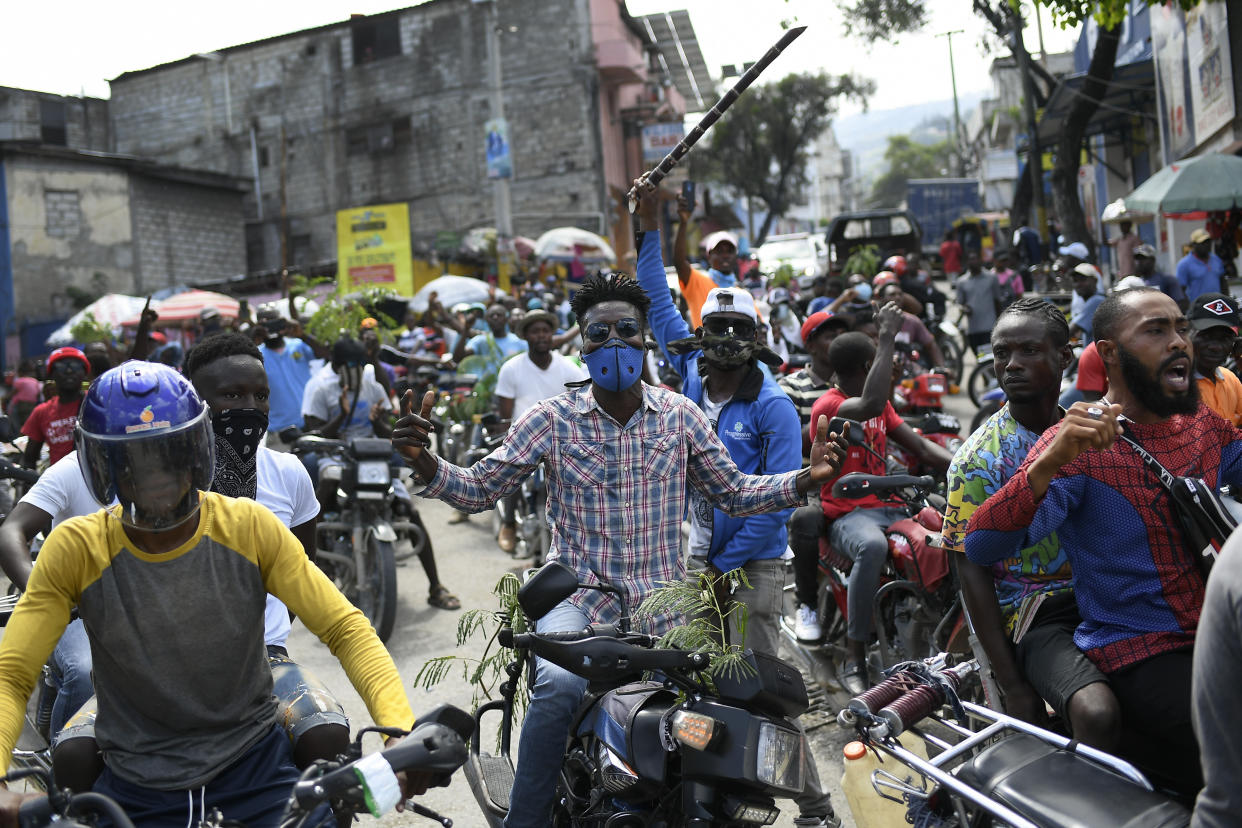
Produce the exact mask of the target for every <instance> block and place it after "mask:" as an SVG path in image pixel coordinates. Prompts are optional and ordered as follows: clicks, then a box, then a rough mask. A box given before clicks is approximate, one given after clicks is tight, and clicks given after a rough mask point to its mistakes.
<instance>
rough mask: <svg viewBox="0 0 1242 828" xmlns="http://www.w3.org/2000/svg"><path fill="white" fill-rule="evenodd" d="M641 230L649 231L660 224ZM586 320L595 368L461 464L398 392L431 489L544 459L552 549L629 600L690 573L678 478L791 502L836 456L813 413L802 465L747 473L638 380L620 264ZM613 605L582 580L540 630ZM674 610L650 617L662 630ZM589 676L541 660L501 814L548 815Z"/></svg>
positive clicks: (584, 301) (683, 483) (762, 500)
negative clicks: (445, 456)
mask: <svg viewBox="0 0 1242 828" xmlns="http://www.w3.org/2000/svg"><path fill="white" fill-rule="evenodd" d="M650 235H651V236H653V238H650V239H648V240H647V243H648V244H652V245H656V246H657V249H659V248H658V246H659V244H660V240H659V236H658V234H656V233H651V234H650ZM572 305H573V310H574V313H575V314H576V315H577V317H578V319H579V320H580V324H581V328H582V337H583V344H582V358H583V361H584V362H585V363H586V365H587V369H588V371H589V372H590V375H591V380H590V382H589V383H588V384H585V385H584V386H582V387H578V388H574V389H572V390H570V391H567V392H566V393H564V394H560V395H558V396H555V397H550V398H548V399H545V400H542V401H540V402H539V403H538V404H536V405H535V406H534V407H533V408H531V409H530V410H529V411H527V412H526V413H525V414H524V415H522V416H521V417H520V418H518V420H517V421H516V422H515V423H514V424H513V426H512V428H510V430H509V433H508V435H507V436H506V437H505V441H504V443H503V444H502V445H501V446H500V447H499V448H498V449H496V450H495V451H494V452H492V453H491V454H490V455H488V456H487V457H485V458H483V459H482V460H480V461H478V462H477V463H475V464H474V465H473V466H471V467H470V468H468V469H463V468H460V467H457V466H454V465H452V464H450V463H447V462H444V461H443V460H440V459H439V458H437V457H435V456H434V455H432V454H431V453H430V452H429V451H427V450H426V447H427V445H428V442H429V441H428V434H429V432H430V430H431V423H430V422H429V420H428V417H429V416H430V413H431V406H432V404H433V402H434V399H435V395H434V393H432V392H428V393H427V394H426V395H424V397H423V401H422V409H421V412H420V413H419V414H415V413H413V404H414V397H413V393H412V392H407V394H406V395H405V398H404V399H403V401H402V414H403V416H402V417H401V419H400V420H398V421H397V427H396V430H395V431H394V432H393V446H394V448H396V449H397V450H399V451H400V452H401V453H402V455H404V457H405V458H406V461H407V462H408V463H409V465H410V466H411V467H412V468H413V469H414V471H415V472H416V473H417V474H418V476H419V477H420V478H421V479H422V480H423V481H425V482H426V488H425V489H424V490H423V491H422V492H421V494H422V495H423V496H424V497H436V498H439V499H440V500H443V501H444V502H445V503H448V504H449V505H450V506H453V507H454V508H457V509H461V510H462V511H465V512H479V511H482V510H484V509H487V508H490V507H491V505H492V504H493V503H495V502H496V501H497V500H498V499H499V498H501V497H504V496H505V495H507V494H509V493H510V492H512V491H514V490H515V489H517V487H518V486H519V485H521V482H522V480H523V479H524V478H525V477H526V476H527V475H528V474H530V473H531V471H532V470H533V469H534V468H535V465H536V464H537V463H539V461H540V460H542V459H545V458H546V459H547V460H548V463H547V475H548V506H547V509H548V520H549V523H550V524H551V526H552V544H551V550H550V551H549V553H548V559H549V560H556V559H559V560H561V561H563V562H565V563H566V564H568V565H570V566H572V567H574V568H575V569H576V570H577V572H578V579H579V581H582V582H586V583H598V582H601V581H603V582H607V583H610V584H612V585H613V586H616V587H618V588H619V589H621V591H622V592H623V593H624V595H625V600H626V604H627V605H628V606H630V607H636V606H638V604H639V603H640V602H641V601H642V599H643V598H644V597H645V596H646V595H647V594H648V593H649V592H650V591H651V590H652V589H654V588H655V587H656V586H657V585H659V584H660V583H661V582H665V581H678V580H681V579H682V578H683V577H684V576H685V563H684V562H683V561H682V559H681V543H680V542H681V538H680V527H681V521H682V517H683V515H684V514H685V510H686V498H687V486H693V487H694V488H695V489H696V490H698V491H699V492H701V493H702V494H703V495H704V496H705V497H706V498H707V499H708V500H709V501H710V502H711V503H712V504H713V505H714V506H715V507H716V508H718V509H721V510H722V511H725V512H727V513H729V514H731V515H751V514H759V513H762V512H771V511H778V510H781V509H788V508H790V507H792V506H796V505H798V504H800V503H801V502H802V501H803V498H804V497H805V495H806V493H807V492H808V491H811V490H812V489H814V488H816V487H817V486H819V485H822V483H823V481H825V480H827V479H829V478H830V477H832V476H833V475H834V474H836V472H837V470H838V469H839V467H840V465H841V461H842V458H843V457H844V454H845V451H844V444H843V441H840V440H832V441H830V440H829V439H828V431H827V429H828V422H827V419H825V420H824V421H823V422H822V423H820V426H819V429H818V433H817V435H816V440H815V444H814V446H813V448H812V451H811V461H812V462H811V465H810V466H809V467H808V468H804V469H802V470H800V471H791V472H786V473H784V474H779V475H771V476H762V475H744V474H742V473H741V472H739V471H738V469H737V466H735V465H734V463H733V461H732V460H731V459H730V458H729V455H728V452H727V451H726V450H725V448H724V445H723V444H722V443H721V442H720V439H719V438H718V437H717V436H716V434H715V433H714V432H713V431H712V428H711V425H710V424H709V423H708V421H707V418H706V417H705V416H704V415H703V412H702V411H701V410H700V409H699V408H698V406H696V405H695V404H694V403H692V402H691V401H690V400H688V399H687V398H686V397H683V396H682V395H680V394H676V393H673V392H671V391H666V390H664V389H661V388H656V387H653V386H650V385H647V384H645V383H643V382H642V381H641V371H642V361H643V358H644V356H645V346H644V343H643V330H644V328H645V327H646V317H647V310H648V305H649V302H648V299H647V295H646V294H645V293H644V292H643V290H642V288H641V287H640V286H639V285H638V283H637V282H635V281H633V280H632V279H630V278H629V277H627V276H625V275H623V274H613V275H612V276H609V277H606V278H605V277H598V276H597V277H591V278H588V279H587V280H586V282H585V283H584V284H583V286H582V288H581V289H580V290H579V291H578V292H577V293H576V294H574V298H573V301H572ZM619 609H620V607H619V605H618V604H617V602H616V601H615V600H614V599H613V598H612V597H610V596H607V595H604V594H603V593H600V592H596V591H593V590H591V591H579V592H578V593H576V594H575V595H574V596H573V597H572V598H570V599H569V600H567V601H565V602H564V603H562V604H561V605H560V606H558V607H556V608H555V609H553V610H552V611H551V612H550V613H548V615H546V616H544V617H543V618H541V619H540V620H539V622H538V625H537V629H538V631H539V632H541V633H546V632H563V631H571V630H580V629H583V628H584V627H586V626H587V625H588V624H590V623H592V622H599V623H615V622H616V621H617V620H618V618H619ZM677 620H678V619H677V618H676V617H675V616H674V615H671V614H669V615H663V616H658V617H654V618H651V619H650V625H651V629H650V630H649V631H650V632H652V633H655V634H659V633H662V632H664V631H665V630H667V629H668V628H669V627H671V626H672V625H673V624H675V623H676V622H677ZM586 684H587V683H586V680H585V679H582V678H579V677H578V676H575V675H573V674H572V673H569V672H567V671H565V670H563V669H561V668H560V667H557V666H556V665H553V664H550V663H548V662H545V661H543V660H542V659H541V660H539V662H538V664H537V667H536V683H535V690H534V693H533V694H532V698H531V703H530V709H529V710H528V711H527V714H526V721H525V723H524V725H523V727H522V736H521V744H520V747H519V754H518V755H519V761H518V766H517V774H516V778H515V780H514V785H513V791H512V793H511V795H510V802H512V803H513V808H512V809H511V810H510V812H509V816H508V818H507V819H506V821H505V824H506V825H507V826H509V827H510V828H516V826H538V827H539V828H543V827H544V826H547V825H548V823H549V820H550V816H549V815H550V812H551V807H552V798H553V795H554V793H555V784H556V777H557V773H558V771H559V768H560V763H561V759H562V757H563V754H564V750H565V740H566V738H567V737H568V732H569V725H570V722H571V719H572V716H573V713H574V710H575V709H576V708H577V706H578V703H579V701H580V700H581V698H582V693H583V691H584V690H585V688H586Z"/></svg>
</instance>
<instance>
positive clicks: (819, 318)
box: [802, 311, 850, 345]
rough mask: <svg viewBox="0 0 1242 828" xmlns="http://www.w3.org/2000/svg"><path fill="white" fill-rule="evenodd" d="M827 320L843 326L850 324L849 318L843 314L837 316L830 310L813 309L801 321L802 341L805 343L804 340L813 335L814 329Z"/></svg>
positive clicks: (846, 326) (816, 329)
mask: <svg viewBox="0 0 1242 828" xmlns="http://www.w3.org/2000/svg"><path fill="white" fill-rule="evenodd" d="M829 322H832V323H833V324H834V325H840V326H841V327H843V328H848V327H849V326H850V323H849V320H848V319H846V318H845V317H844V316H837V315H836V314H834V313H833V312H832V311H815V313H813V314H811V315H810V316H808V317H807V318H806V321H805V322H803V323H802V343H803V344H804V345H805V344H806V341H807V340H808V339H810V338H811V337H812V336H814V335H815V332H816V331H818V330H819V329H820V328H822V327H823V326H824V325H826V324H828V323H829Z"/></svg>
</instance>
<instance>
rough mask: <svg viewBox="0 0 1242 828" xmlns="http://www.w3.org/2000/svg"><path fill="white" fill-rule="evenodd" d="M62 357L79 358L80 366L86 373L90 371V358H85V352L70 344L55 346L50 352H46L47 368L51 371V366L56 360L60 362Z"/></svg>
mask: <svg viewBox="0 0 1242 828" xmlns="http://www.w3.org/2000/svg"><path fill="white" fill-rule="evenodd" d="M62 359H80V360H81V361H82V367H83V368H85V369H86V373H88V374H89V373H90V372H91V363H90V360H88V359H87V358H86V354H84V353H82V352H81V351H79V350H78V349H77V348H74V347H72V346H66V347H64V348H57V349H56V350H55V351H52V353H50V354H48V357H47V370H49V371H51V370H52V366H53V365H55V364H56V363H57V362H60V361H61V360H62Z"/></svg>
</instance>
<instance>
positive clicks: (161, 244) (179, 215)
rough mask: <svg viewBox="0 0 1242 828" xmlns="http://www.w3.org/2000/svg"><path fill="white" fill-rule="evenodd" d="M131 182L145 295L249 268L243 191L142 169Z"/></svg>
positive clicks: (140, 289) (138, 275)
mask: <svg viewBox="0 0 1242 828" xmlns="http://www.w3.org/2000/svg"><path fill="white" fill-rule="evenodd" d="M130 187H131V189H130V199H131V205H132V207H131V210H132V215H133V220H134V246H135V279H134V283H135V288H136V292H137V293H138V294H139V295H143V294H148V293H151V292H152V291H155V290H159V289H160V288H162V287H168V286H170V285H175V284H193V283H195V282H199V281H208V280H213V279H219V278H222V277H226V276H237V275H240V274H243V273H245V272H246V232H245V224H244V222H243V221H242V204H241V201H242V194H241V193H238V192H232V191H229V190H213V189H207V188H205V187H196V186H193V185H190V184H181V183H177V182H172V181H165V180H162V179H159V178H151V177H147V176H143V175H138V174H134V175H133V176H131V179H130Z"/></svg>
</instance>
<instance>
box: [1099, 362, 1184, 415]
mask: <svg viewBox="0 0 1242 828" xmlns="http://www.w3.org/2000/svg"><path fill="white" fill-rule="evenodd" d="M1188 356H1189V355H1188V354H1186V353H1185V352H1182V353H1179V354H1174V355H1173V356H1171V357H1169V358H1168V359H1166V360H1165V361H1164V362H1162V363H1160V367H1159V368H1157V369H1156V370H1155V371H1154V372H1152V371H1148V370H1147V367H1146V366H1144V365H1143V363H1142V361H1141V360H1139V358H1138V357H1136V356H1134V354H1132V353H1130V352H1129V351H1127V350H1126V349H1125V348H1123V347H1121V346H1120V345H1118V346H1117V357H1118V360H1119V362H1120V365H1121V377H1122V379H1124V380H1125V383H1126V387H1127V388H1129V389H1130V393H1131V394H1133V395H1134V397H1135V398H1136V399H1137V400H1138V401H1139V403H1140V404H1142V406H1143V407H1144V408H1146V409H1147V410H1148V411H1150V412H1151V413H1153V414H1155V415H1156V416H1157V417H1172V416H1173V415H1174V414H1193V413H1194V412H1195V411H1196V410H1197V409H1198V408H1199V383H1198V382H1197V381H1196V380H1195V378H1194V374H1193V373H1191V369H1192V368H1193V365H1194V363H1193V361H1192V362H1191V363H1190V365H1189V366H1188V367H1187V376H1186V390H1185V391H1180V392H1176V393H1173V394H1170V393H1168V392H1167V391H1165V390H1164V385H1163V384H1162V383H1161V382H1160V377H1161V375H1163V374H1164V371H1165V369H1166V368H1168V367H1169V365H1170V364H1172V363H1173V362H1175V361H1177V360H1178V359H1181V358H1183V357H1188Z"/></svg>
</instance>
